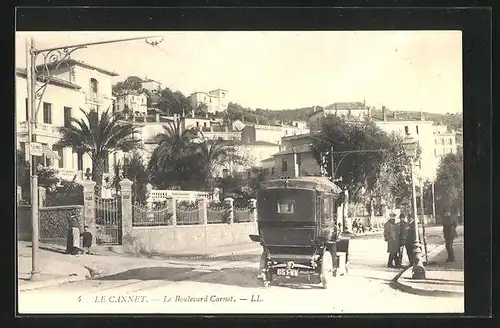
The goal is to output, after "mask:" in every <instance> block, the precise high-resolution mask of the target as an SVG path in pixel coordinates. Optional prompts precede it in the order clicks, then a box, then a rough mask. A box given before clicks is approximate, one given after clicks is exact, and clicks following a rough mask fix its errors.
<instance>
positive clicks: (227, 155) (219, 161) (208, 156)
mask: <svg viewBox="0 0 500 328" xmlns="http://www.w3.org/2000/svg"><path fill="white" fill-rule="evenodd" d="M199 135H200V137H201V142H198V143H196V144H194V145H193V146H194V152H195V153H196V154H197V158H198V161H197V163H199V166H200V169H201V170H202V172H201V173H202V176H203V178H204V181H205V187H206V188H207V189H209V190H211V189H212V187H213V184H214V183H213V182H214V181H213V180H214V171H215V169H216V168H217V167H218V166H221V165H223V164H224V163H229V162H232V163H235V162H238V161H239V160H240V156H239V154H238V153H237V150H236V147H235V145H234V142H232V141H228V140H222V139H214V140H208V139H206V138H205V136H204V135H203V132H201V131H200V132H199Z"/></svg>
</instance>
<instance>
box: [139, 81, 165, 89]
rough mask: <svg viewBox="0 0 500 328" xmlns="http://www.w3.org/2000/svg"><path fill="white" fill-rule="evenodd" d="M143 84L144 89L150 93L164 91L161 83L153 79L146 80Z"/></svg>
mask: <svg viewBox="0 0 500 328" xmlns="http://www.w3.org/2000/svg"><path fill="white" fill-rule="evenodd" d="M141 84H142V88H143V89H146V90H148V91H149V92H160V91H161V90H162V85H161V83H160V82H158V81H155V80H152V79H148V78H145V79H144V80H143V81H142V83H141Z"/></svg>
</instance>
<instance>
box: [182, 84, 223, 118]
mask: <svg viewBox="0 0 500 328" xmlns="http://www.w3.org/2000/svg"><path fill="white" fill-rule="evenodd" d="M189 101H190V102H191V106H192V108H193V109H196V108H197V107H198V106H199V105H201V104H204V105H206V106H207V111H208V112H209V113H212V114H215V113H217V112H224V111H225V110H227V105H228V103H229V100H228V91H227V90H224V89H215V90H212V91H209V92H194V93H192V94H191V95H190V96H189Z"/></svg>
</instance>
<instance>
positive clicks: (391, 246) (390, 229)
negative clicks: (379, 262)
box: [384, 213, 399, 268]
mask: <svg viewBox="0 0 500 328" xmlns="http://www.w3.org/2000/svg"><path fill="white" fill-rule="evenodd" d="M384 240H385V241H387V253H389V259H388V261H387V267H389V268H395V267H398V266H399V224H397V223H396V214H395V213H391V214H389V220H387V222H386V223H385V224H384Z"/></svg>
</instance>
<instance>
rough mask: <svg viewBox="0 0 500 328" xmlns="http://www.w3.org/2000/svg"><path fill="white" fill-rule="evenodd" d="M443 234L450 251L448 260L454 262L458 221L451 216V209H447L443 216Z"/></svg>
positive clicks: (448, 251)
mask: <svg viewBox="0 0 500 328" xmlns="http://www.w3.org/2000/svg"><path fill="white" fill-rule="evenodd" d="M443 236H444V242H445V246H446V252H447V253H448V259H447V260H446V262H454V261H455V253H454V252H453V240H454V239H455V238H456V237H457V221H456V220H455V219H454V218H453V217H452V216H451V213H450V211H446V212H445V214H444V217H443Z"/></svg>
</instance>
